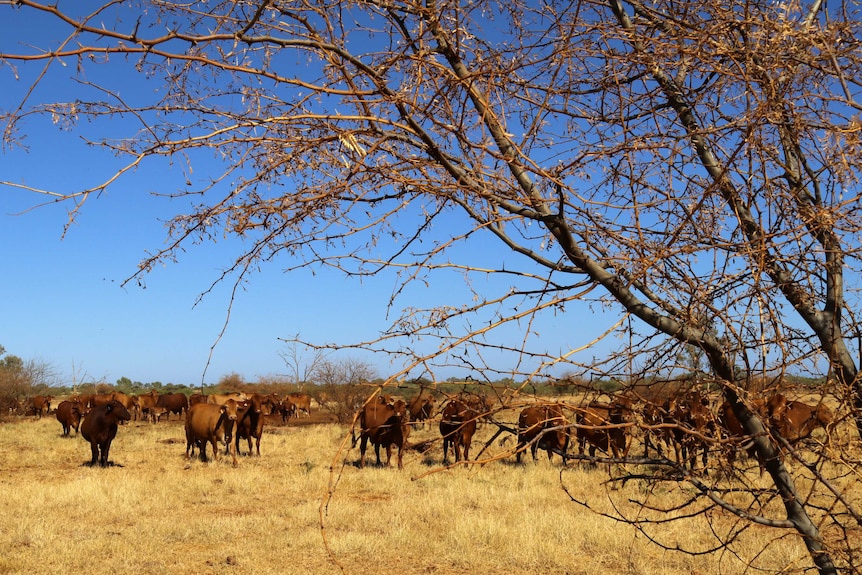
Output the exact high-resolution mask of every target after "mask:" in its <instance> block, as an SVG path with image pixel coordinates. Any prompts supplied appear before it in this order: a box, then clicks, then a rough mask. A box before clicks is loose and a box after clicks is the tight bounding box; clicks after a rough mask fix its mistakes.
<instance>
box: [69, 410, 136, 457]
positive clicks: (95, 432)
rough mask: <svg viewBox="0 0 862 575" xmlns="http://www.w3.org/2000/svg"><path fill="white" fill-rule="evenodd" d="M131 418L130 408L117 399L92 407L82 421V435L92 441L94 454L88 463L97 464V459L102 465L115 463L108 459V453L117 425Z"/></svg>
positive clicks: (91, 447)
mask: <svg viewBox="0 0 862 575" xmlns="http://www.w3.org/2000/svg"><path fill="white" fill-rule="evenodd" d="M131 418H132V416H131V414H130V413H129V410H127V409H126V408H125V406H123V404H122V403H120V402H119V401H117V400H115V399H112V400H111V401H109V402H108V403H106V404H104V405H99V406H96V407H93V408H91V409H90V411H89V412H88V413H87V415H85V416H84V420H83V421H82V422H81V437H83V438H84V439H85V440H87V441H89V442H90V452H91V453H92V456H93V457H92V459H91V460H90V462H89V463H87V464H86V465H90V466H93V465H96V462H97V461H98V462H99V465H100V466H102V467H108V466H109V465H114V464H113V463H111V462H110V461H109V460H108V453H109V451H110V450H111V442H112V441H114V438H115V437H116V436H117V425H118V424H119V423H120V422H121V421H129V420H130V419H131Z"/></svg>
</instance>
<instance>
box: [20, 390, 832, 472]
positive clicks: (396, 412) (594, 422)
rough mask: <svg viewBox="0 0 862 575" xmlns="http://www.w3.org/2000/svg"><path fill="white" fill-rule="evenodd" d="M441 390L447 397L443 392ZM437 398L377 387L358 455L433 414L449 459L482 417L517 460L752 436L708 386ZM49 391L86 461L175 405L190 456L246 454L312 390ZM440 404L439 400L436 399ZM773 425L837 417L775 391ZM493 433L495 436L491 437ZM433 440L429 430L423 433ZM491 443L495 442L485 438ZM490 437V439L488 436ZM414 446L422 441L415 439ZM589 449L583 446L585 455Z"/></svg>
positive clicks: (671, 459) (404, 439)
mask: <svg viewBox="0 0 862 575" xmlns="http://www.w3.org/2000/svg"><path fill="white" fill-rule="evenodd" d="M440 399H442V401H440ZM440 399H438V398H435V396H434V394H432V393H431V392H430V391H428V390H426V389H423V390H422V391H420V393H418V394H417V395H415V396H413V397H412V398H410V399H404V398H397V397H392V396H388V395H382V394H378V395H375V396H373V397H372V398H371V399H369V400H368V401H367V402H366V403H365V405H364V406H363V407H362V409H361V410H360V411H359V413H357V415H356V424H355V425H354V428H356V429H358V431H359V438H358V439H357V438H356V436H355V433H354V437H353V445H354V446H355V445H356V443H357V442H359V443H360V455H359V460H358V462H357V465H358V466H359V467H364V466H365V453H366V449H367V445H368V443H369V442H370V443H371V444H372V445H373V446H374V449H375V454H376V463H377V465H382V461H381V458H380V448H381V447H383V448H384V449H385V450H386V465H387V466H389V464H390V461H391V457H392V447H393V446H395V447H396V448H397V465H398V468H399V469H400V468H402V467H403V453H404V451H405V449H407V448H408V447H410V446H409V444H408V437H409V435H410V432H411V430H412V429H413V428H414V427H417V426H423V427H424V425H425V424H426V422H427V421H429V420H431V419H434V420H435V422H436V423H437V425H438V426H439V433H440V435H439V437H438V440H442V446H443V463H444V464H447V463H448V460H449V451H450V449H451V452H452V455H453V457H454V460H455V462H456V463H458V462H461V461H468V460H469V457H470V447H471V443H472V440H473V436H474V434H475V432H476V429H477V426H478V425H479V424H483V425H485V424H487V425H496V426H497V427H498V431H497V433H496V434H495V435H494V437H497V436H499V435H500V434H501V433H502V432H504V431H505V432H509V433H511V434H513V435H516V436H517V444H516V447H515V449H514V456H515V459H516V461H517V462H520V461H521V456H522V454H523V453H524V452H526V451H527V450H529V451H530V452H531V454H532V457H533V459H534V460H536V459H537V451H538V450H540V449H541V450H544V451H546V452H547V455H548V459H549V460H552V459H553V456H554V455H555V454H556V455H559V456H561V458H562V461H563V464H565V463H566V462H567V461H568V460H569V459H581V460H594V458H595V457H596V452H597V450H599V451H601V452H603V453H604V454H606V456H607V457H610V458H613V459H615V460H622V459H625V458H627V457H629V452H630V449H631V446H632V443H633V438H634V437H635V436H639V437H640V440H641V443H642V446H643V457H644V458H647V459H648V458H650V457H651V455H652V456H654V457H655V458H658V460H661V461H663V462H665V463H668V464H671V465H676V466H678V467H680V468H682V469H684V470H686V469H687V470H690V471H692V472H695V471H697V470H698V465H700V469H701V470H702V471H705V470H706V468H707V462H708V457H709V454H710V453H716V452H718V451H721V452H723V453H724V454H725V455H726V460H727V461H728V462H729V463H733V462H734V461H735V459H736V457H737V456H738V453H737V452H738V451H743V452H745V453H746V454H747V455H749V456H754V452H753V449H752V447H751V441H750V440H751V438H750V437H746V436H745V433H744V431H743V428H742V426H741V424H740V423H739V421H738V420H737V419H736V417H735V415H734V412H733V410H732V409H731V407H730V405H729V404H728V403H727V402H725V403H723V404H717V405H712V403H713V402H711V399H710V396H708V395H706V394H704V393H702V392H700V391H697V390H689V391H687V392H681V393H678V394H676V395H674V396H671V397H667V398H665V399H663V400H660V401H659V400H655V401H647V400H644V399H643V398H641V397H640V396H636V395H628V394H625V393H621V394H618V395H616V396H614V397H612V399H611V400H609V401H606V402H599V401H590V402H583V403H581V404H578V405H575V404H573V403H570V402H552V401H536V402H534V403H531V404H523V403H522V404H518V405H517V407H515V404H514V403H512V404H510V405H498V404H495V403H494V402H492V401H490V400H489V398H488V396H487V395H485V394H482V393H475V392H466V391H464V392H461V393H459V394H451V395H446V396H445V397H440ZM52 400H53V398H52V397H51V396H34V397H31V398H29V400H28V401H27V404H26V405H27V410H26V412H27V413H31V414H33V415H35V416H36V417H42V416H44V415H46V414H48V413H52V412H53V413H54V414H55V416H56V418H57V420H58V421H59V422H60V424H61V425H62V434H63V436H69V435H70V434H71V432H72V430H74V431H75V433H76V434H80V436H81V437H82V438H84V439H85V440H86V441H87V442H89V444H90V449H91V459H90V460H89V461H88V462H87V463H86V465H99V466H103V467H104V466H109V465H113V463H112V462H111V461H110V460H109V458H108V456H109V452H110V447H111V442H112V441H113V439H114V438H115V437H116V434H117V430H118V426H119V425H122V424H123V423H125V422H127V421H129V420H132V419H135V420H138V419H140V420H149V421H150V422H152V423H156V422H158V421H160V420H161V419H165V418H167V419H170V418H171V416H172V415H176V416H177V417H178V418H183V417H184V418H185V423H184V428H185V436H186V457H187V458H190V457H191V456H192V455H193V454H194V450H195V449H198V452H199V457H200V458H201V460H203V461H206V460H207V445H208V444H209V445H211V450H212V457H213V459H215V460H217V459H218V457H219V451H220V449H221V446H224V451H225V453H226V454H228V455H230V456H231V459H232V462H233V464H234V465H236V463H237V454H238V453H239V452H240V443H241V441H242V440H245V441H246V442H247V446H248V454H249V455H252V454H256V455H260V441H261V436H262V434H263V426H264V421H265V416H273V415H279V414H280V415H281V417H282V421H287V420H288V419H289V418H291V417H299V416H301V415H303V414H304V415H309V414H310V412H311V405H312V404H311V401H312V399H311V396H310V395H309V394H306V393H291V394H288V395H286V396H285V397H279V396H278V394H275V393H271V394H257V393H252V394H244V393H227V394H209V395H202V394H192V395H191V396H186V395H185V394H182V393H166V394H159V393H157V392H156V391H151V392H149V393H146V394H141V395H137V396H133V395H127V394H125V393H122V392H118V391H117V392H113V393H110V394H96V395H74V396H72V397H70V398H69V399H66V400H64V401H61V402H60V403H59V404H58V405H56V408H55V409H53V410H52V407H51V402H52ZM438 401H439V403H440V404H441V405H440V409H439V411H438V410H437V409H436V407H437V403H438ZM751 408H752V409H753V410H754V411H756V412H757V413H758V414H759V415H760V417H761V420H762V421H763V423H764V426H765V427H766V428H767V432H768V433H770V434H772V435H773V437H775V438H776V442H777V443H778V445H779V447H780V448H783V449H786V448H788V447H793V446H794V445H796V444H798V443H799V442H800V441H802V440H804V439H806V438H808V437H809V436H810V435H811V434H812V432H813V431H814V430H815V429H817V428H823V429H824V430H826V432H827V433H829V432H830V431H831V428H832V426H833V425H834V417H833V414H832V411H831V410H830V408H829V407H828V406H826V405H825V404H824V403H818V404H815V405H810V404H808V403H804V402H801V401H797V400H790V399H788V398H787V397H786V396H785V395H784V394H782V393H774V394H771V395H769V396H767V397H764V398H763V399H757V400H754V401H752V402H751ZM512 410H514V412H515V413H519V415H518V419H517V427H516V428H514V427H513V426H512V424H510V423H507V422H506V419H505V417H500V415H501V414H503V413H505V412H507V411H509V412H511V411H512ZM492 439H493V438H492ZM424 443H428V442H424ZM489 443H490V442H489ZM570 443H572V444H574V443H576V444H577V446H578V450H577V451H578V454H577V455H574V454H570V453H569V446H570ZM486 446H487V444H486ZM414 447H415V446H414ZM587 453H588V455H587Z"/></svg>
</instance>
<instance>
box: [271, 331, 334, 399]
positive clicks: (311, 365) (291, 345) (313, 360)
mask: <svg viewBox="0 0 862 575" xmlns="http://www.w3.org/2000/svg"><path fill="white" fill-rule="evenodd" d="M285 344H286V349H283V350H281V351H279V352H278V355H279V357H280V358H281V359H282V360H283V361H284V365H285V366H286V367H287V370H288V377H289V378H290V379H291V380H292V382H293V384H294V385H296V386H297V388H299V389H302V387H303V385H304V384H305V383H307V382H309V381H311V380H312V379H313V374H314V373H315V372H316V371H317V370H318V369H320V367H321V364H322V363H324V362H325V360H326V355H327V353H326V352H325V351H324V350H322V349H313V348H310V347H308V346H304V345H301V344H300V343H299V342H298V341H295V340H291V341H286V342H285Z"/></svg>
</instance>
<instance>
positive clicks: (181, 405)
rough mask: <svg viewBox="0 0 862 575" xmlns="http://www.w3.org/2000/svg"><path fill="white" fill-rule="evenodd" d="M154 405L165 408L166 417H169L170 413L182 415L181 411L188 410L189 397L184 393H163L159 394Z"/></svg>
mask: <svg viewBox="0 0 862 575" xmlns="http://www.w3.org/2000/svg"><path fill="white" fill-rule="evenodd" d="M156 406H158V407H164V408H165V409H166V410H167V412H168V414H167V415H168V419H170V418H171V415H170V414H171V413H176V414H177V415H178V416H179V417H182V416H183V413H184V412H187V411H188V410H189V398H188V397H186V394H184V393H164V394H162V395H160V396H159V399H158V401H156Z"/></svg>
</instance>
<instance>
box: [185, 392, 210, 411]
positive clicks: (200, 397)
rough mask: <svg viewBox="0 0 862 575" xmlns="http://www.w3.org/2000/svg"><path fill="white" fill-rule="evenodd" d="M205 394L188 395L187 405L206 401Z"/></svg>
mask: <svg viewBox="0 0 862 575" xmlns="http://www.w3.org/2000/svg"><path fill="white" fill-rule="evenodd" d="M206 402H207V396H205V395H204V394H202V393H193V394H191V395H190V396H189V407H190V408H191V406H193V405H195V404H197V403H206Z"/></svg>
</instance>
